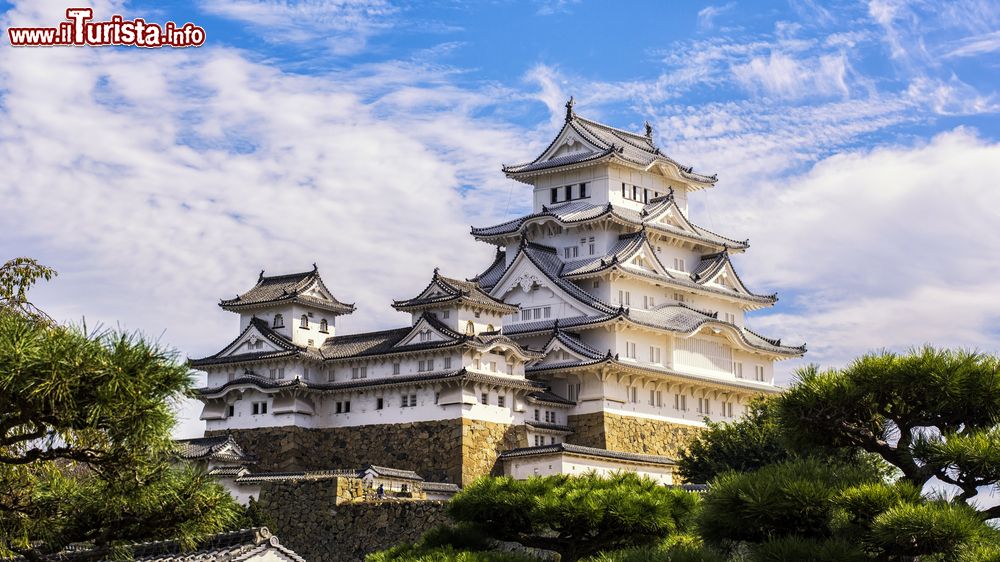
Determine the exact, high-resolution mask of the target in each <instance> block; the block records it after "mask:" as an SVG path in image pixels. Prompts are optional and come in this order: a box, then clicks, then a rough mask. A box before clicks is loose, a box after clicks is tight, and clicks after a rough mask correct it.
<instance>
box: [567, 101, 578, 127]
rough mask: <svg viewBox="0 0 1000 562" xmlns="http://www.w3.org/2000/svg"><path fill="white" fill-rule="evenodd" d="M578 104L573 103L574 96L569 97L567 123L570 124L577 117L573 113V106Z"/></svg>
mask: <svg viewBox="0 0 1000 562" xmlns="http://www.w3.org/2000/svg"><path fill="white" fill-rule="evenodd" d="M574 105H576V102H575V101H573V96H570V97H569V101H568V102H566V122H567V123H568V122H569V121H570V120H571V119H573V118H574V117H576V113H574V112H573V106H574Z"/></svg>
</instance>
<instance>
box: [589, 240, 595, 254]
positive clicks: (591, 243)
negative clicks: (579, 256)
mask: <svg viewBox="0 0 1000 562" xmlns="http://www.w3.org/2000/svg"><path fill="white" fill-rule="evenodd" d="M588 244H589V248H590V255H594V237H593V236H591V237H590V242H588Z"/></svg>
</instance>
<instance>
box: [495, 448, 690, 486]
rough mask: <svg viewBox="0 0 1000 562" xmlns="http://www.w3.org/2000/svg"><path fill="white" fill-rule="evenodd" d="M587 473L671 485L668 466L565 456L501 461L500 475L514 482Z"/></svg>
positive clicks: (561, 454)
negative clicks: (621, 474)
mask: <svg viewBox="0 0 1000 562" xmlns="http://www.w3.org/2000/svg"><path fill="white" fill-rule="evenodd" d="M588 472H595V473H597V474H599V475H602V476H607V475H610V474H612V473H615V472H634V473H636V474H638V475H639V476H646V477H649V478H650V479H652V480H653V481H655V482H657V483H658V484H663V485H669V484H672V483H673V475H672V472H673V471H672V468H671V467H669V466H659V465H638V464H633V463H626V462H620V463H619V462H615V461H614V460H611V459H608V460H605V459H592V458H588V457H581V456H576V455H571V454H566V453H556V454H552V455H546V456H538V457H528V458H516V459H509V460H506V461H504V474H505V475H507V476H511V477H513V478H516V479H518V480H527V479H528V478H531V477H534V476H539V477H542V476H551V475H555V474H567V475H570V476H583V475H585V474H587V473H588Z"/></svg>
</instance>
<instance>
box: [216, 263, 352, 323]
mask: <svg viewBox="0 0 1000 562" xmlns="http://www.w3.org/2000/svg"><path fill="white" fill-rule="evenodd" d="M314 283H315V284H318V285H319V286H320V287H321V288H322V289H323V291H325V292H326V293H327V294H329V295H331V299H332V300H326V299H319V298H316V297H313V296H310V295H305V294H301V293H302V291H305V290H306V289H308V288H309V287H311V286H312V285H313V284H314ZM332 295H333V293H332V292H331V291H330V290H329V289H327V288H326V285H325V284H323V279H322V278H320V276H319V271H318V270H317V268H316V266H315V264H314V265H313V269H312V270H311V271H304V272H301V273H289V274H286V275H272V276H265V275H264V272H263V271H261V272H260V277H258V278H257V284H256V285H254V286H253V287H252V288H251V289H250V290H249V291H247V292H245V293H243V294H241V295H238V296H237V297H236V298H232V299H222V300H221V301H220V302H219V306H221V307H222V308H224V309H227V310H240V309H243V308H247V307H253V306H262V305H269V304H275V303H283V302H298V303H303V304H308V305H312V306H317V307H320V308H324V309H326V310H329V311H331V312H334V313H337V314H350V313H352V312H354V305H353V304H347V303H343V302H340V301H339V300H337V299H336V298H335V297H333V296H332Z"/></svg>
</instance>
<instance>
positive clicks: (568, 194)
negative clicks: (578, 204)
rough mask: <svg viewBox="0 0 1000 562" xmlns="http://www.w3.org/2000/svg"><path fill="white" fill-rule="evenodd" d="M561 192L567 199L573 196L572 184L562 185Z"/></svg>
mask: <svg viewBox="0 0 1000 562" xmlns="http://www.w3.org/2000/svg"><path fill="white" fill-rule="evenodd" d="M563 192H564V193H565V195H566V200H567V201H569V200H570V199H572V198H573V186H572V185H567V186H566V187H564V188H563Z"/></svg>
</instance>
